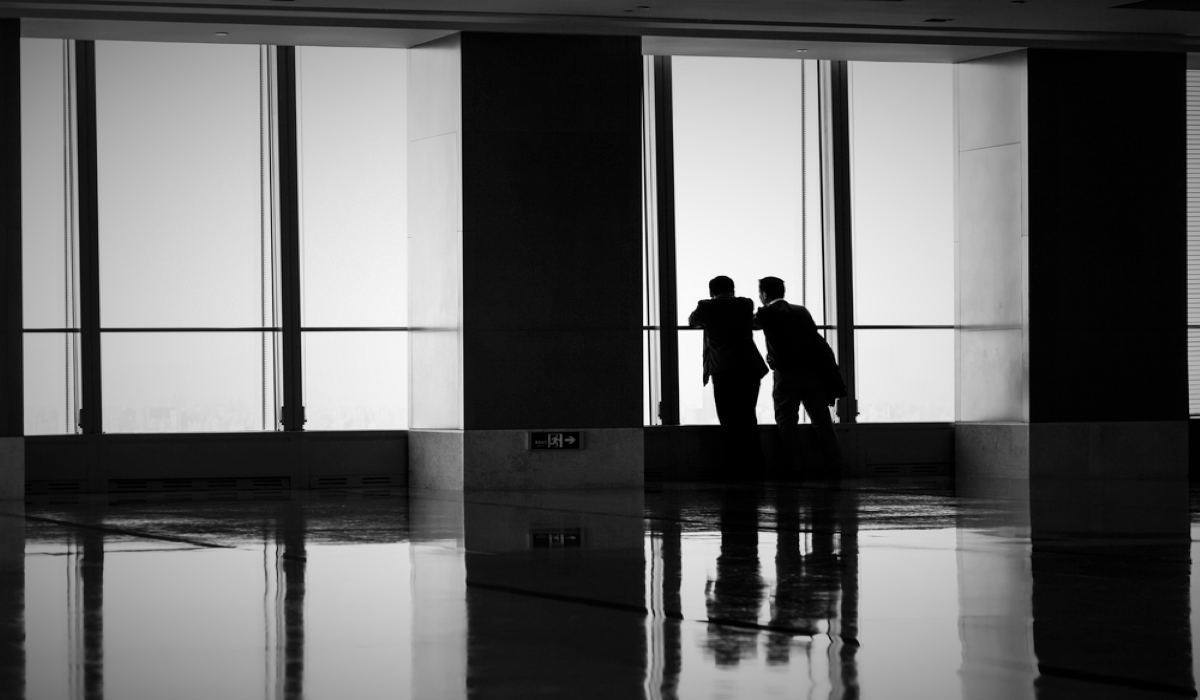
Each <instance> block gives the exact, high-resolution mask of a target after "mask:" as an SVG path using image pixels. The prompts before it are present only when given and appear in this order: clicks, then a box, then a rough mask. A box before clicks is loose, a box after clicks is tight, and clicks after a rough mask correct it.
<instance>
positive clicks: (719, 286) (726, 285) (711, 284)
mask: <svg viewBox="0 0 1200 700" xmlns="http://www.w3.org/2000/svg"><path fill="white" fill-rule="evenodd" d="M722 294H733V280H731V279H729V278H728V277H726V276H725V275H718V276H717V277H714V278H712V279H711V280H709V281H708V295H709V296H714V297H715V296H720V295H722Z"/></svg>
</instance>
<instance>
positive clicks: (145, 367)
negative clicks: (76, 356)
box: [101, 332, 278, 433]
mask: <svg viewBox="0 0 1200 700" xmlns="http://www.w3.org/2000/svg"><path fill="white" fill-rule="evenodd" d="M274 335H276V334H273V333H257V332H255V333H104V334H102V335H101V353H102V362H103V365H104V367H103V371H102V373H101V381H102V382H103V391H104V431H105V432H109V433H217V432H232V431H241V430H272V429H274V421H275V416H277V415H278V400H277V398H276V396H277V394H276V381H275V376H276V375H275V362H274V357H275V340H276V339H275V338H273V337H272V336H274Z"/></svg>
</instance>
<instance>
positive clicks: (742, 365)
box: [688, 275, 846, 476]
mask: <svg viewBox="0 0 1200 700" xmlns="http://www.w3.org/2000/svg"><path fill="white" fill-rule="evenodd" d="M758 290H759V293H758V297H759V300H760V301H761V302H762V306H761V307H760V308H759V309H758V310H757V311H755V309H754V302H753V301H751V300H750V299H747V298H745V297H739V296H737V295H736V294H735V289H734V284H733V280H732V279H730V278H728V277H725V276H724V275H721V276H719V277H714V278H713V279H712V280H711V281H709V283H708V291H709V297H710V298H708V299H702V300H701V301H700V302H699V303H697V305H696V310H695V311H693V312H692V313H691V315H690V316H689V317H688V324H689V325H691V326H699V327H701V328H703V329H704V383H705V384H707V383H708V382H709V380H710V379H711V380H712V384H713V399H714V401H715V402H716V405H717V418H718V420H719V421H720V423H721V443H722V458H723V459H722V463H723V465H725V468H726V469H731V468H734V465H744V466H743V467H742V468H740V469H737V471H738V472H739V473H743V474H745V475H747V476H760V475H762V473H763V472H764V471H765V459H764V457H763V453H762V446H761V444H760V443H759V438H758V415H757V412H756V411H755V406H756V405H757V404H758V392H759V383H760V382H761V381H762V378H763V377H764V376H765V375H766V374H767V368H768V367H770V369H771V371H772V372H773V377H772V380H773V381H772V391H771V396H772V399H773V402H774V405H775V424H776V425H777V426H778V428H779V439H780V447H781V452H782V454H783V468H782V470H781V471H783V472H784V473H791V474H799V473H805V474H809V475H811V474H828V475H833V474H836V473H837V472H838V468H839V466H840V465H841V453H840V450H839V449H838V444H837V436H836V435H835V434H834V432H833V419H832V417H831V416H830V412H829V407H830V406H832V405H833V404H834V402H835V401H836V400H837V399H838V398H840V397H842V396H845V394H846V387H845V384H844V383H843V381H842V377H841V373H840V371H839V370H838V366H837V362H836V360H835V359H834V357H833V350H832V349H830V347H829V344H828V343H826V342H825V338H824V337H822V336H821V333H820V332H819V331H818V330H817V325H816V323H815V322H813V318H812V315H811V314H810V313H809V312H808V309H806V308H804V307H803V306H800V305H799V304H791V303H788V302H787V301H786V300H785V299H784V294H785V285H784V282H783V280H781V279H779V278H778V277H764V278H762V279H761V280H759V282H758ZM755 329H761V330H762V332H763V335H764V336H765V338H766V341H767V358H766V362H763V358H762V355H761V354H760V353H759V351H758V346H756V345H755V344H754V330H755ZM800 406H804V410H805V412H806V413H807V414H808V417H809V419H810V420H811V421H812V424H813V427H814V428H815V432H816V435H815V438H816V444H817V448H818V449H817V454H816V455H814V456H813V458H812V459H811V460H807V459H804V457H803V455H802V450H801V442H800V428H799V422H800Z"/></svg>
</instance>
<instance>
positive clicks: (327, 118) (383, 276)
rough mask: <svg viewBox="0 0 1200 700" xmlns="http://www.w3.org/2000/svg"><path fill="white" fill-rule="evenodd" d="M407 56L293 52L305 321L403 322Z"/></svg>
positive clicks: (348, 51)
mask: <svg viewBox="0 0 1200 700" xmlns="http://www.w3.org/2000/svg"><path fill="white" fill-rule="evenodd" d="M407 56H408V53H407V51H404V50H400V49H366V48H326V47H309V46H306V47H301V48H300V49H299V50H298V61H297V65H298V70H297V79H298V81H299V95H300V99H299V107H298V108H299V123H300V164H301V171H302V177H301V198H302V202H303V205H302V214H303V216H302V229H301V230H302V235H303V248H304V261H303V266H304V275H303V279H304V324H305V325H306V326H342V327H344V326H405V325H407V323H408V286H407V284H406V274H405V273H406V271H407V268H408V262H407V242H408V239H407V235H406V217H407V214H406V200H407V180H406V168H407V147H408V142H407V132H406V131H405V128H404V123H405V118H406V88H405V80H406V78H407Z"/></svg>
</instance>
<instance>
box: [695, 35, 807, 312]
mask: <svg viewBox="0 0 1200 700" xmlns="http://www.w3.org/2000/svg"><path fill="white" fill-rule="evenodd" d="M672 81H673V84H672V105H673V110H674V153H675V171H674V174H675V248H676V267H677V271H676V274H677V279H678V294H679V317H680V320H681V322H684V321H685V320H686V318H687V315H688V313H690V312H691V310H692V309H693V308H694V306H695V303H696V300H697V299H700V298H706V297H707V296H708V281H709V280H710V279H712V278H713V277H716V276H717V275H725V276H728V277H731V278H732V279H733V281H734V284H735V285H736V287H737V293H738V295H739V296H744V297H749V298H751V299H757V297H758V286H757V285H758V280H759V279H761V278H763V277H767V276H773V277H779V278H781V279H783V280H784V282H785V283H786V284H787V286H788V299H789V300H790V301H792V302H794V303H798V304H800V303H803V304H804V305H805V306H807V307H808V308H809V311H810V312H811V313H812V315H813V318H814V319H815V320H816V321H817V323H818V324H820V323H822V322H823V319H824V299H823V294H822V291H821V290H822V289H823V284H824V283H823V278H822V273H821V270H822V265H821V258H822V249H821V215H820V202H821V196H820V193H821V183H820V153H819V144H820V138H819V136H820V129H819V120H818V116H817V112H818V110H817V100H816V96H817V77H816V64H815V63H813V62H809V61H797V60H781V59H749V58H712V57H692V56H676V57H673V58H672ZM802 86H803V88H804V89H803V90H802Z"/></svg>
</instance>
